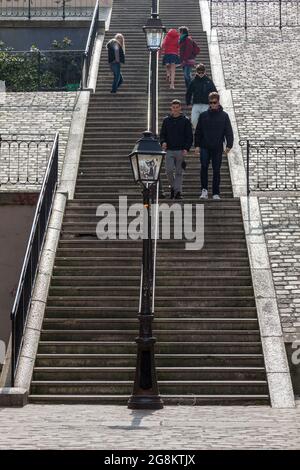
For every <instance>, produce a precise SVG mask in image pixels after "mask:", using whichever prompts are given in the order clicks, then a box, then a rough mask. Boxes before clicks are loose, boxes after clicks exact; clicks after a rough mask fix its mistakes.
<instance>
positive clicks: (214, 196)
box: [212, 194, 221, 201]
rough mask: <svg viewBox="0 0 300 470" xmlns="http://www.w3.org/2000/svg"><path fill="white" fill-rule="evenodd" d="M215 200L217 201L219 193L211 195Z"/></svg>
mask: <svg viewBox="0 0 300 470" xmlns="http://www.w3.org/2000/svg"><path fill="white" fill-rule="evenodd" d="M212 198H213V199H214V200H215V201H219V200H220V199H221V198H220V196H219V194H214V195H213V197H212Z"/></svg>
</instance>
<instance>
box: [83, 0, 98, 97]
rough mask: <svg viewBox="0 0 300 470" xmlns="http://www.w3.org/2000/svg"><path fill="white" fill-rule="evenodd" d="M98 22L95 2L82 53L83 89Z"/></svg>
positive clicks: (88, 70) (87, 75) (85, 83)
mask: <svg viewBox="0 0 300 470" xmlns="http://www.w3.org/2000/svg"><path fill="white" fill-rule="evenodd" d="M98 20H99V2H98V1H96V5H95V8H94V13H93V18H92V21H91V26H90V30H89V35H88V39H87V43H86V47H85V51H84V61H83V71H82V85H83V87H84V88H87V84H88V78H89V72H90V65H91V59H92V54H93V48H94V44H95V39H96V36H97V30H98Z"/></svg>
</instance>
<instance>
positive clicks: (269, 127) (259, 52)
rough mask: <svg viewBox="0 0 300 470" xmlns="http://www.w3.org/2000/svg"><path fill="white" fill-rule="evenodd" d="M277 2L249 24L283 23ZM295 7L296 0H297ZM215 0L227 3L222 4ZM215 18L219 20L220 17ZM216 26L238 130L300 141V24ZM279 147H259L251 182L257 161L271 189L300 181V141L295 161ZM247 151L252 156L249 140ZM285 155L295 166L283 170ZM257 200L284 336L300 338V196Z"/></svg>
mask: <svg viewBox="0 0 300 470" xmlns="http://www.w3.org/2000/svg"><path fill="white" fill-rule="evenodd" d="M272 4H274V2H270V1H266V2H261V3H260V7H259V8H260V9H259V13H257V11H256V10H255V8H254V7H253V8H254V9H253V10H251V9H249V11H248V20H249V22H250V24H257V23H256V22H257V21H258V20H259V21H260V23H258V24H261V23H262V19H264V21H266V18H268V21H269V23H266V22H265V24H269V25H272V24H278V11H277V9H276V8H277V7H276V8H275V6H274V11H273V10H272V8H273V7H272ZM294 7H295V3H294V4H293V7H291V8H294ZM298 7H299V5H298ZM298 7H297V8H298ZM216 8H221V4H220V5H219V7H216ZM270 8H271V10H270ZM233 10H234V9H233ZM233 10H232V11H231V12H230V15H231V16H230V18H229V16H228V15H229V13H228V12H227V17H226V15H225V17H224V18H223V19H222V15H221V13H220V12H219V17H218V22H219V23H222V21H224V22H225V23H226V22H227V23H228V22H229V20H230V21H232V20H234V21H235V24H238V17H237V12H238V9H237V8H235V12H234V11H233ZM297 12H298V13H297V15H298V16H295V15H294V16H293V15H288V16H287V14H286V13H287V11H285V10H284V14H285V18H284V21H285V23H284V24H287V20H288V19H289V21H290V23H289V24H292V23H291V18H292V16H293V18H294V24H298V25H299V23H300V21H299V12H300V10H297ZM234 15H236V18H234ZM276 15H277V16H276ZM259 18H260V19H259ZM296 20H297V21H298V23H297V21H296ZM214 21H215V22H217V20H216V17H215V20H214ZM272 21H273V23H272ZM251 22H252V23H251ZM217 31H218V38H219V44H220V51H221V57H222V64H223V70H224V76H225V82H226V88H227V89H229V90H231V92H232V98H233V103H234V109H235V116H236V119H237V124H238V130H239V137H240V138H241V139H242V138H248V139H250V141H251V139H252V140H253V139H271V140H272V139H284V140H285V139H292V140H293V141H296V140H298V141H299V142H300V126H299V122H300V106H299V105H300V79H299V77H300V57H299V52H298V50H299V44H300V28H299V27H293V28H283V29H282V31H280V29H279V28H278V27H277V28H273V27H265V28H248V32H247V34H245V31H244V29H243V28H226V27H221V26H219V27H218V28H217ZM259 146H260V145H259ZM298 146H299V143H298ZM260 147H261V146H260ZM275 153H276V151H274V152H273V153H272V152H270V153H269V155H268V156H267V157H266V155H265V154H263V151H262V150H261V148H260V151H259V154H256V150H255V151H254V158H253V159H252V160H251V162H250V175H251V177H252V180H251V178H250V180H251V181H252V188H253V189H254V188H255V185H256V183H257V177H258V176H257V171H258V165H259V167H260V170H259V171H260V176H259V179H260V188H261V189H264V188H265V187H266V180H267V178H268V181H269V187H270V189H276V188H275V187H274V188H272V183H274V185H275V186H276V185H277V184H278V181H280V184H282V185H283V186H286V189H294V188H295V181H297V184H298V189H299V188H300V176H299V175H300V147H299V148H298V149H297V157H296V167H294V162H293V161H292V159H291V160H290V161H289V160H288V161H286V160H285V157H284V156H283V158H279V159H278V160H277V162H276V160H275V158H274V157H275ZM292 153H293V151H292ZM243 154H244V158H245V160H246V152H245V147H244V149H243ZM290 155H292V154H290ZM279 156H280V155H279ZM267 159H268V169H267V166H266V161H267ZM286 163H287V167H289V171H285V168H284V167H285V164H286ZM294 168H296V171H294ZM280 171H281V173H280ZM283 175H284V176H283ZM285 175H286V176H287V177H285ZM270 182H271V184H270ZM259 201H260V207H261V213H262V220H263V225H264V229H265V233H266V242H267V247H268V251H269V256H270V261H271V267H272V272H273V278H274V283H275V289H276V295H277V298H278V304H279V312H280V316H281V321H282V326H283V331H284V334H285V339H286V340H290V339H291V338H292V339H300V300H299V298H300V269H299V267H300V264H299V263H300V244H299V235H300V234H299V224H297V221H298V219H299V217H300V198H299V196H297V195H296V194H295V195H294V196H293V194H292V192H291V193H290V197H287V196H286V195H284V196H283V195H282V196H281V194H280V192H278V196H277V197H276V198H272V199H268V198H267V197H266V198H260V200H259Z"/></svg>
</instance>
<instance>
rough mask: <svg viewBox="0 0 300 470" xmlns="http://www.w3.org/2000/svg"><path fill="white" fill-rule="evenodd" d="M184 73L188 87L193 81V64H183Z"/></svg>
mask: <svg viewBox="0 0 300 470" xmlns="http://www.w3.org/2000/svg"><path fill="white" fill-rule="evenodd" d="M183 75H184V81H185V86H186V88H188V87H189V84H190V83H191V81H192V66H191V65H184V66H183Z"/></svg>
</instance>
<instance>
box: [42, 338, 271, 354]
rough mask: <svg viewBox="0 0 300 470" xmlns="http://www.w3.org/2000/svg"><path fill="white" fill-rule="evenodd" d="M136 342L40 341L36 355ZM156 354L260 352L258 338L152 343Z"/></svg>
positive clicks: (117, 350) (125, 347) (106, 349)
mask: <svg viewBox="0 0 300 470" xmlns="http://www.w3.org/2000/svg"><path fill="white" fill-rule="evenodd" d="M136 348H137V346H136V343H135V342H134V340H131V341H129V342H124V341H118V342H115V341H113V342H111V341H105V342H104V341H103V342H101V341H84V340H81V341H70V339H69V340H68V341H44V340H42V341H40V342H39V347H38V353H39V354H74V353H76V354H121V355H124V354H135V355H136ZM155 351H156V354H172V355H173V354H178V352H179V351H180V353H181V354H262V346H261V342H260V341H248V340H245V339H243V340H242V341H240V342H239V341H235V342H232V341H227V342H226V341H207V338H206V341H201V342H200V341H197V342H193V341H189V342H186V341H185V342H182V341H179V342H171V341H167V342H162V341H160V342H159V343H155Z"/></svg>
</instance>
